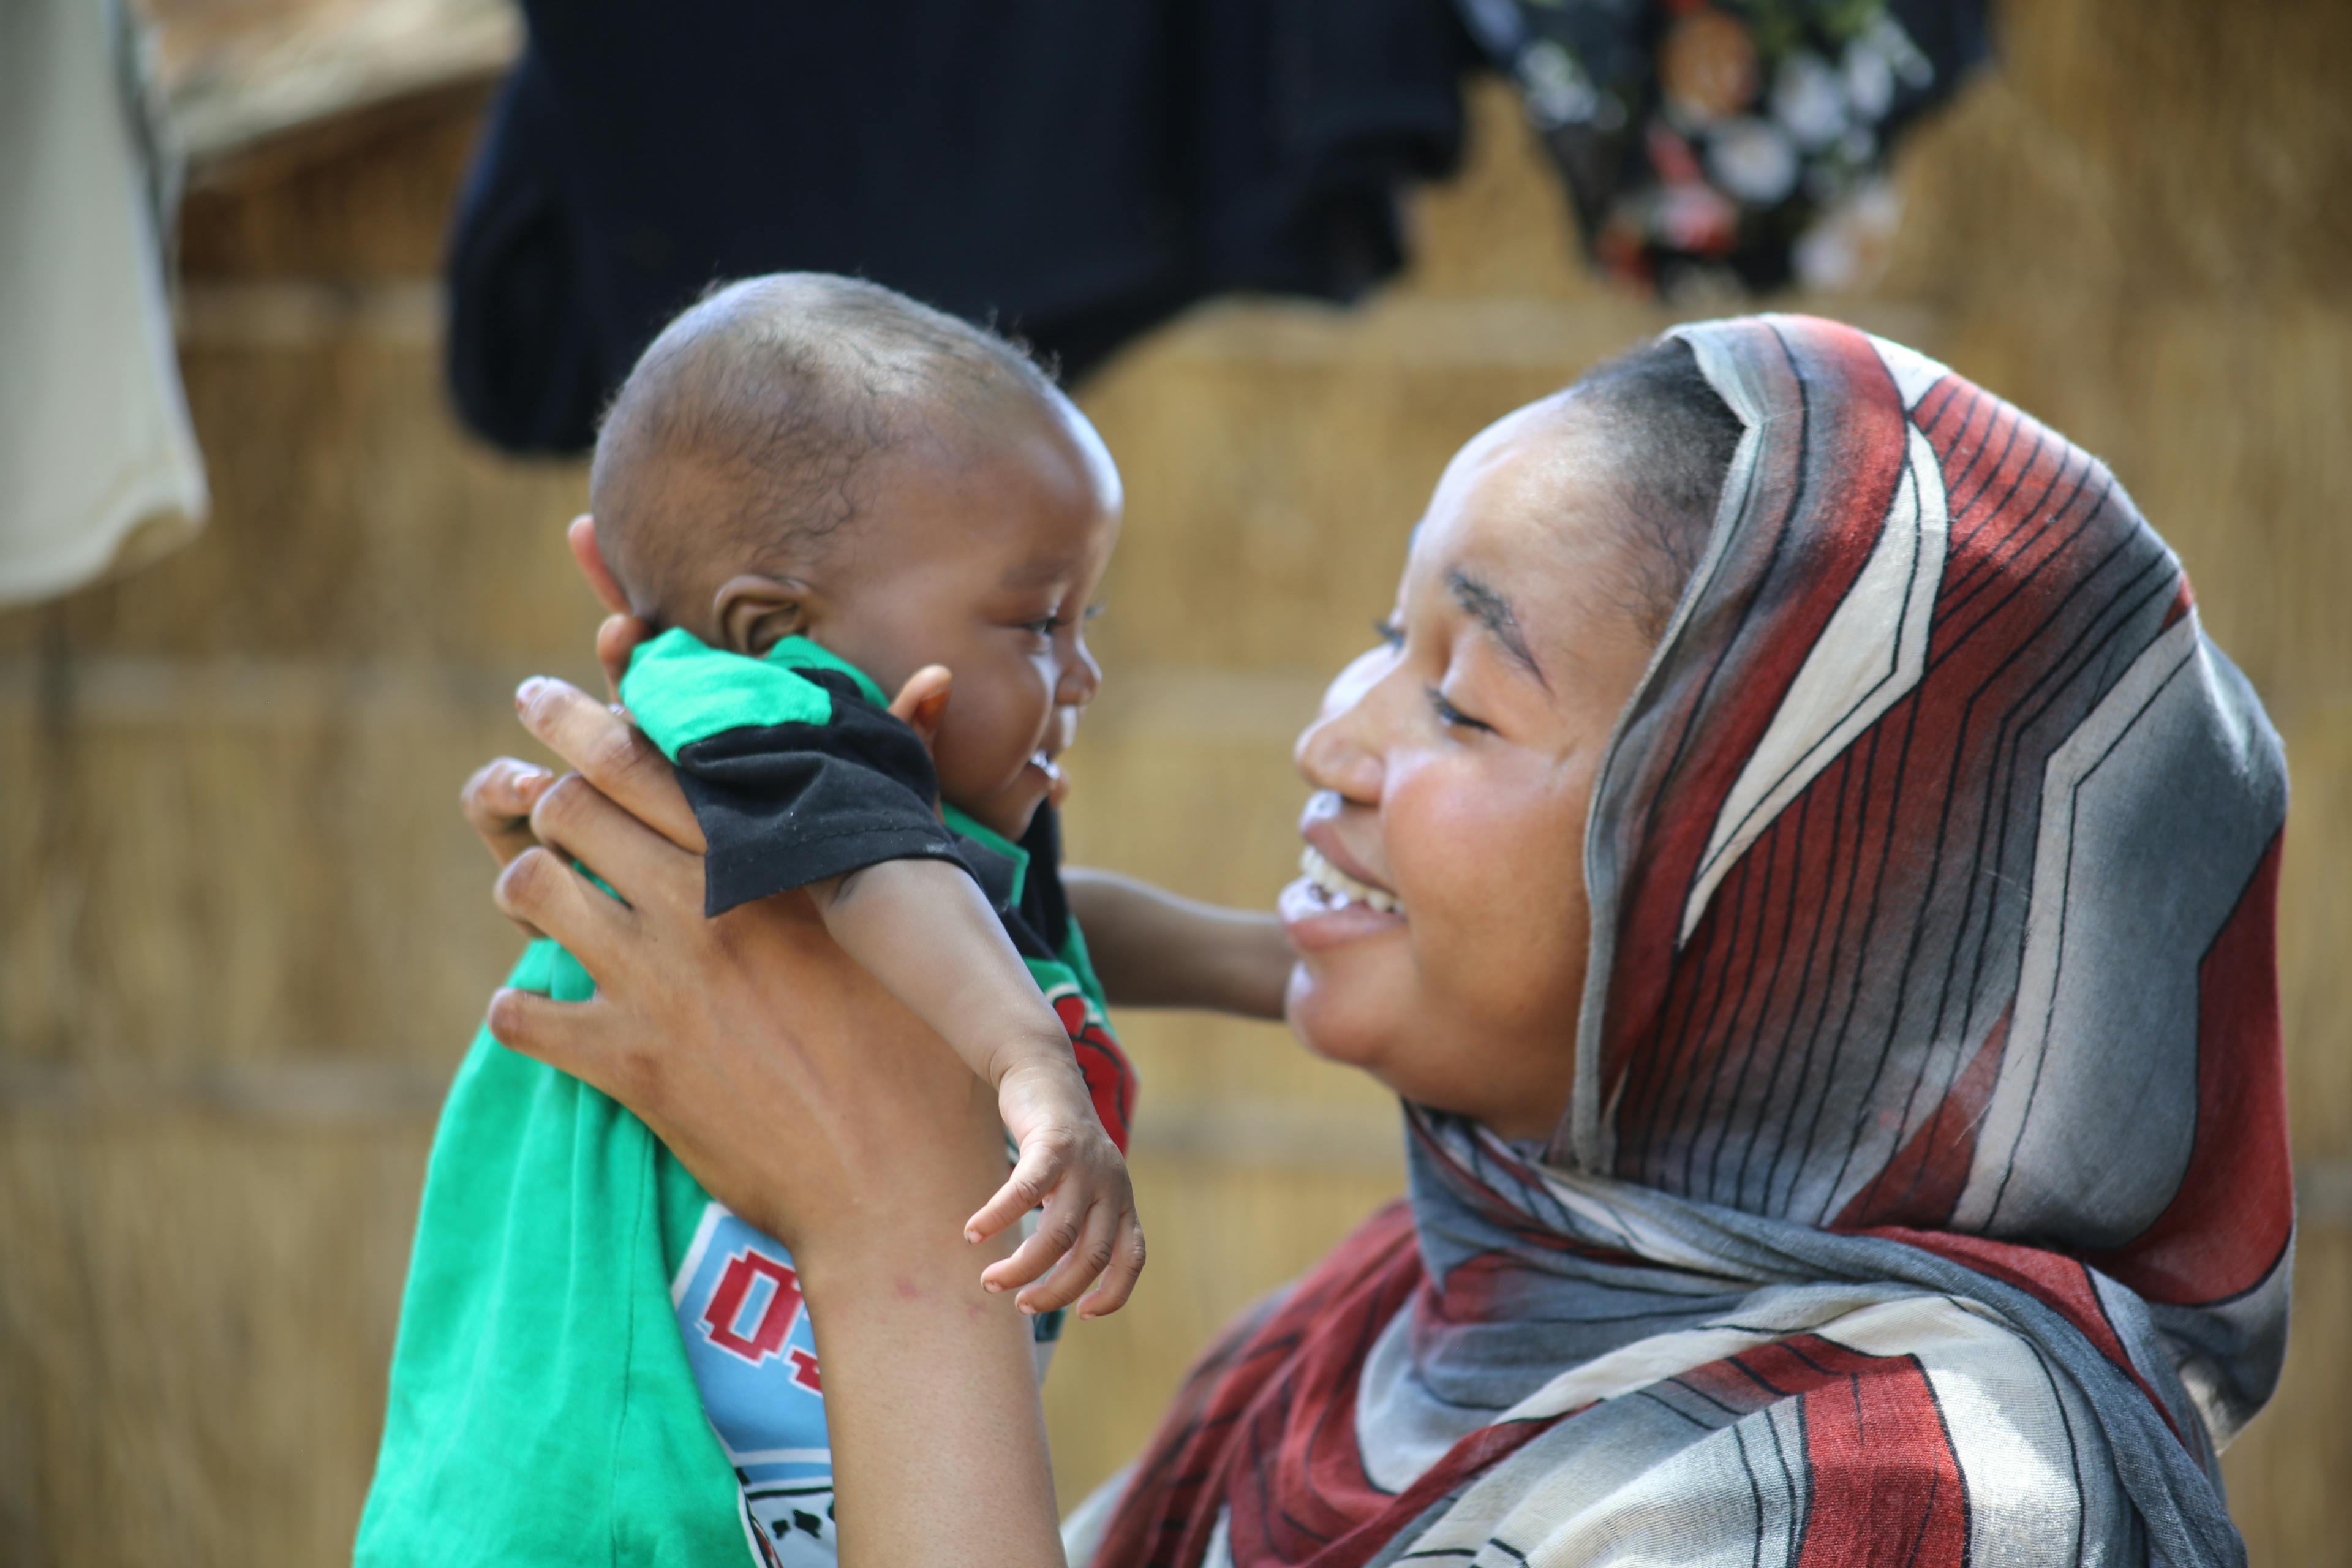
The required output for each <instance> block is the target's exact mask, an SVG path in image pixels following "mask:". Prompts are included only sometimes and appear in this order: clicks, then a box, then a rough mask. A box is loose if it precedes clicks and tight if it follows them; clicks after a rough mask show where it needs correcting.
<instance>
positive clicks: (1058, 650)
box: [589, 273, 1120, 837]
mask: <svg viewBox="0 0 2352 1568" xmlns="http://www.w3.org/2000/svg"><path fill="white" fill-rule="evenodd" d="M589 498H590V505H591V507H592V509H593V512H594V514H595V518H596V541H597V545H598V549H599V551H600V552H601V553H602V554H603V556H604V563H605V565H606V566H607V567H609V568H610V569H611V571H612V573H613V575H614V579H615V580H616V581H617V582H618V583H619V584H620V585H621V588H622V591H623V592H624V593H625V594H626V595H627V596H628V600H629V607H630V608H631V610H633V611H634V612H635V614H637V615H638V616H642V617H644V618H645V619H646V620H647V621H648V622H650V623H652V624H653V626H655V627H656V628H657V629H658V628H667V627H670V626H682V627H684V628H686V629H687V630H688V631H690V632H692V633H693V634H694V635H695V636H697V637H700V638H701V639H702V640H703V641H705V642H707V643H709V644H710V645H711V646H712V647H724V648H730V649H732V650H734V651H736V652H739V653H746V654H753V655H757V654H761V653H764V652H765V651H766V650H767V649H768V648H770V647H773V646H774V645H775V644H776V643H777V642H779V641H781V640H782V639H783V638H784V637H793V636H801V637H808V638H810V639H811V640H813V641H814V642H816V643H818V644H820V645H821V646H823V647H825V648H827V649H829V650H831V651H832V652H834V653H836V654H838V655H840V656H841V657H842V658H846V659H848V660H849V661H850V662H851V663H853V664H855V665H856V666H857V667H858V668H861V669H863V670H865V671H866V673H867V674H868V675H870V676H872V677H873V678H874V679H875V680H876V681H877V683H878V684H879V685H880V686H881V687H882V689H884V690H885V691H886V692H887V691H896V690H897V689H898V687H899V685H900V684H901V683H902V682H904V681H905V680H906V679H907V678H908V676H910V675H912V674H913V673H914V672H915V671H916V670H918V669H919V668H922V667H923V666H925V665H927V664H942V665H945V666H947V667H948V668H949V669H950V671H952V672H953V674H954V677H955V689H954V692H953V695H952V696H951V697H950V699H949V701H948V703H947V707H946V710H945V712H944V714H943V715H942V717H941V720H940V731H939V734H938V737H937V739H936V741H935V742H934V746H933V752H934V755H935V757H936V759H937V762H938V765H939V773H940V793H941V795H943V796H944V797H945V798H946V799H947V800H948V801H949V802H950V803H951V804H953V805H958V806H961V807H962V808H963V809H964V810H965V811H968V812H970V813H971V815H972V816H974V817H976V818H978V819H979V820H980V821H982V822H983V823H985V824H987V825H988V826H990V827H992V828H994V829H996V830H997V831H998V832H1000V833H1003V834H1006V835H1008V836H1009V837H1019V836H1020V835H1021V834H1022V833H1023V832H1024V831H1025V830H1026V828H1027V826H1028V823H1029V819H1030V817H1031V816H1033V815H1034V813H1035V811H1036V808H1037V805H1038V803H1039V802H1040V801H1042V800H1044V799H1045V795H1046V793H1047V791H1048V789H1049V787H1050V785H1051V783H1052V779H1053V776H1054V770H1053V759H1054V758H1055V756H1056V755H1058V754H1059V753H1060V752H1061V751H1062V749H1063V748H1064V747H1066V746H1067V745H1068V744H1069V742H1070V740H1071V737H1072V734H1073V733H1074V731H1075V730H1076V723H1077V715H1078V710H1080V709H1082V708H1084V707H1085V706H1086V704H1087V702H1088V701H1089V700H1092V699H1093V697H1094V693H1095V689H1096V687H1097V684H1098V683H1099V681H1100V679H1101V672H1100V670H1099V669H1098V668H1097V667H1096V665H1095V662H1094V660H1093V658H1091V656H1089V655H1088V654H1087V648H1086V642H1085V638H1084V636H1083V633H1082V623H1083V621H1084V619H1085V615H1086V611H1087V605H1088V602H1089V600H1090V598H1091V596H1092V595H1093V594H1094V592H1095V590H1096V588H1097V585H1098V584H1100V582H1101V580H1102V574H1103V569H1104V567H1105V566H1106V565H1108V563H1109V560H1110V552H1111V547H1112V545H1113V544H1114V543H1115V542H1117V539H1118V521H1119V508H1120V494H1119V482H1118V470H1117V469H1116V468H1114V467H1113V466H1112V464H1111V460H1110V454H1109V453H1108V451H1107V450H1106V449H1105V448H1104V447H1103V444H1102V440H1101V438H1100V437H1097V435H1096V434H1095V431H1094V427H1093V426H1091V425H1089V424H1087V420H1086V417H1085V416H1083V415H1081V414H1080V413H1079V412H1078V411H1077V409H1076V407H1075V406H1073V405H1071V403H1070V401H1069V400H1068V399H1067V398H1066V397H1065V396H1063V395H1062V394H1061V393H1060V392H1059V391H1058V390H1057V389H1055V386H1054V384H1052V382H1050V381H1049V380H1048V379H1047V378H1046V377H1045V374H1043V373H1042V372H1040V371H1039V370H1038V369H1037V368H1036V366H1035V365H1034V364H1032V363H1030V362H1029V360H1028V359H1027V358H1026V357H1024V355H1023V354H1022V353H1021V352H1020V351H1019V350H1018V349H1017V348H1015V347H1014V346H1013V345H1012V344H1011V343H1008V342H1005V341H1004V340H1003V339H1001V338H998V337H996V336H994V335H992V334H991V333H989V332H985V331H982V330H980V329H979V328H976V327H973V326H971V325H969V324H968V323H966V322H963V321H958V320H956V319H955V318H954V317H952V316H948V315H945V314H942V313H941V312H940V311H937V310H930V309H929V308H928V307H926V306H923V305H919V304H918V303H916V302H915V301H914V300H909V299H908V298H906V297H905V296H904V295H901V294H898V293H894V292H893V291H891V290H890V289H884V288H882V287H880V286H878V285H877V284H873V283H866V282H861V281H859V280H857V279H848V278H835V277H830V276H827V275H824V274H822V273H779V274H775V275H772V276H770V277H765V278H754V279H748V280H746V281H744V282H740V283H736V284H732V285H730V286H729V287H727V288H725V289H719V290H718V291H716V292H714V293H713V294H711V295H710V296H709V297H708V298H707V299H705V300H702V301H701V302H700V303H699V304H698V305H696V306H694V307H693V308H692V309H690V310H688V311H687V312H686V313H685V314H683V315H681V316H679V317H678V318H677V320H676V321H672V322H671V323H670V324H669V326H668V327H667V328H666V329H665V330H664V331H663V332H662V334H661V336H659V337H658V338H656V339H655V340H654V342H653V344H652V346H651V347H649V348H647V349H646V352H645V354H644V356H643V357H642V358H640V359H639V360H638V361H637V363H636V367H635V369H634V370H632V371H631V372H630V373H629V378H628V380H627V381H626V382H625V383H624V384H622V387H621V390H620V393H619V394H618V395H616V396H615V398H614V402H613V406H612V408H611V410H610V411H609V412H608V413H607V414H606V416H605V418H604V429H603V431H602V433H601V434H600V435H599V437H598V438H597V442H596V459H595V467H594V469H593V473H592V475H591V478H590V480H589Z"/></svg>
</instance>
